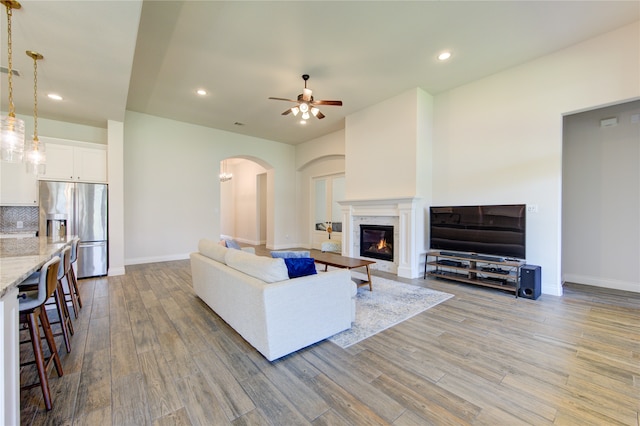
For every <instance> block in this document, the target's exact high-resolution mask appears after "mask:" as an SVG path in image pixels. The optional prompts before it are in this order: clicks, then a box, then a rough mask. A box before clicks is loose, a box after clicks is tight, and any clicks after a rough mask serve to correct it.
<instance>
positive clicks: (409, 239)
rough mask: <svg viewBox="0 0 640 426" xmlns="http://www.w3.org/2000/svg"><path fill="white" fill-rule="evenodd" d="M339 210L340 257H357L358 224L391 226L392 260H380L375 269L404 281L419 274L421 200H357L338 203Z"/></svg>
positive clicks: (422, 251) (422, 238) (422, 243)
mask: <svg viewBox="0 0 640 426" xmlns="http://www.w3.org/2000/svg"><path fill="white" fill-rule="evenodd" d="M338 203H339V204H340V206H341V207H342V254H343V255H344V256H349V257H359V256H360V257H369V256H362V255H360V226H359V225H361V224H373V225H391V226H393V227H394V230H393V234H394V243H393V254H394V256H393V261H386V260H380V261H379V262H376V265H375V266H374V268H375V269H377V270H381V271H385V272H390V273H393V274H397V275H398V276H399V277H404V278H417V277H420V276H422V275H421V268H420V262H421V261H422V260H423V259H424V254H425V253H426V248H425V235H424V233H425V228H424V221H425V216H424V200H422V199H421V198H419V197H407V198H388V199H360V200H342V201H338Z"/></svg>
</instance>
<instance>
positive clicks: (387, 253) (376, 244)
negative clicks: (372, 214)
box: [360, 225, 393, 262]
mask: <svg viewBox="0 0 640 426" xmlns="http://www.w3.org/2000/svg"><path fill="white" fill-rule="evenodd" d="M360 256H364V257H372V258H374V259H380V260H387V261H389V262H393V226H387V225H360Z"/></svg>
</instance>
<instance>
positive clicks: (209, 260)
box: [190, 240, 357, 361]
mask: <svg viewBox="0 0 640 426" xmlns="http://www.w3.org/2000/svg"><path fill="white" fill-rule="evenodd" d="M190 258H191V273H192V279H193V288H194V290H195V292H196V294H197V295H198V297H200V298H201V299H202V300H203V301H204V302H205V303H206V304H207V305H209V307H211V309H213V310H214V311H215V313H216V314H218V315H219V316H220V317H221V318H222V319H223V320H224V321H225V322H226V323H227V324H229V325H230V326H231V327H233V329H235V330H236V331H237V332H238V333H239V334H240V335H241V336H242V337H243V338H244V339H245V340H246V341H247V342H249V343H250V344H251V345H252V346H253V347H254V348H256V349H257V350H258V351H259V352H260V353H261V354H262V355H264V357H265V358H267V359H268V360H269V361H273V360H275V359H278V358H280V357H282V356H284V355H287V354H290V353H292V352H295V351H297V350H299V349H302V348H304V347H306V346H309V345H311V344H313V343H316V342H319V341H320V340H323V339H326V338H327V337H331V336H333V335H334V334H337V333H339V332H341V331H344V330H346V329H349V328H351V323H352V322H353V321H354V320H355V296H356V291H357V288H356V284H355V283H354V282H353V281H352V280H351V274H350V272H349V271H348V270H346V269H339V270H333V271H329V272H319V273H317V274H315V275H308V276H304V277H299V278H294V279H289V276H288V273H287V266H286V265H285V262H284V260H283V259H273V258H269V257H264V256H256V255H255V254H251V253H247V252H244V251H241V250H235V249H228V248H226V247H223V246H221V245H219V244H218V243H216V242H214V241H210V240H201V241H200V242H199V244H198V252H195V253H191V255H190Z"/></svg>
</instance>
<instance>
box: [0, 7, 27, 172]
mask: <svg viewBox="0 0 640 426" xmlns="http://www.w3.org/2000/svg"><path fill="white" fill-rule="evenodd" d="M2 4H4V5H5V7H6V9H7V35H8V36H7V53H8V57H9V60H8V62H7V75H8V78H9V113H8V114H7V115H6V116H4V115H3V116H2V117H1V118H0V158H1V159H2V161H8V162H10V163H19V162H21V161H22V157H23V154H24V121H23V120H21V119H19V118H16V114H15V110H14V107H13V69H12V67H13V60H12V43H11V16H12V14H13V9H20V7H21V6H20V3H18V2H17V1H13V0H3V1H2Z"/></svg>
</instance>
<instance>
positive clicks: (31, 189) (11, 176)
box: [0, 162, 38, 206]
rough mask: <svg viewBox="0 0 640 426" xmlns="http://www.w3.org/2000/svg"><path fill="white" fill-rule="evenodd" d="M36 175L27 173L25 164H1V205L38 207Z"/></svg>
mask: <svg viewBox="0 0 640 426" xmlns="http://www.w3.org/2000/svg"><path fill="white" fill-rule="evenodd" d="M36 178H37V177H36V175H34V174H32V173H27V168H26V166H25V164H24V163H6V162H2V163H0V205H2V206H37V205H38V183H37V179H36Z"/></svg>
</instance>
